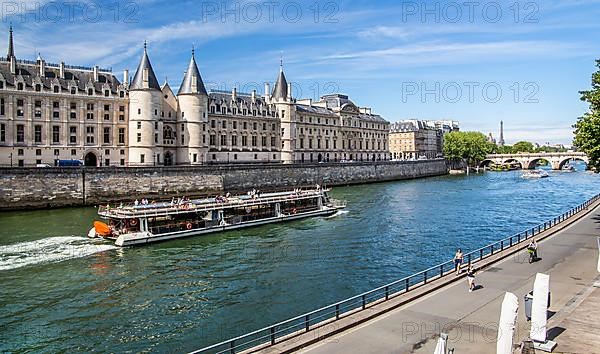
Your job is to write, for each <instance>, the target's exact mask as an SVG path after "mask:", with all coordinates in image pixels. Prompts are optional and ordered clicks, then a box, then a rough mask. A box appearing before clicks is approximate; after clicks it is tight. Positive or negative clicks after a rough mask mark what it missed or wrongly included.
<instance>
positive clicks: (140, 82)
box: [129, 42, 160, 91]
mask: <svg viewBox="0 0 600 354" xmlns="http://www.w3.org/2000/svg"><path fill="white" fill-rule="evenodd" d="M144 69H148V87H146V86H145V85H144ZM146 88H149V89H155V90H159V91H160V85H159V84H158V80H157V79H156V75H155V74H154V69H152V64H150V59H148V52H147V50H146V42H144V54H143V55H142V60H141V61H140V64H139V65H138V68H137V71H136V72H135V76H134V77H133V80H132V81H131V84H130V85H129V89H130V90H141V89H146Z"/></svg>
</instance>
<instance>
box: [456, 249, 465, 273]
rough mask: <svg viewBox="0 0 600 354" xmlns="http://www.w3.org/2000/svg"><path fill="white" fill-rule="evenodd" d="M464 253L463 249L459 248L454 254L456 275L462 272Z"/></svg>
mask: <svg viewBox="0 0 600 354" xmlns="http://www.w3.org/2000/svg"><path fill="white" fill-rule="evenodd" d="M463 258H464V256H463V253H462V250H461V249H460V248H459V249H457V250H456V253H455V254H454V271H455V272H456V275H459V274H460V267H461V265H462V262H463Z"/></svg>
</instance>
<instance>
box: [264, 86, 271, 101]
mask: <svg viewBox="0 0 600 354" xmlns="http://www.w3.org/2000/svg"><path fill="white" fill-rule="evenodd" d="M270 96H271V85H269V83H268V82H265V98H267V97H270Z"/></svg>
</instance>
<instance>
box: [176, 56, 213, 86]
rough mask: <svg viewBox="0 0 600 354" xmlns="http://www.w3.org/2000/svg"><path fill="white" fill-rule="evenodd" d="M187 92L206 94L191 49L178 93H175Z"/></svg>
mask: <svg viewBox="0 0 600 354" xmlns="http://www.w3.org/2000/svg"><path fill="white" fill-rule="evenodd" d="M189 94H200V95H208V94H207V92H206V88H205V87H204V82H202V77H201V76H200V70H198V65H196V59H195V58H194V50H193V49H192V58H191V59H190V65H188V68H187V70H186V72H185V75H184V76H183V81H182V82H181V86H180V87H179V93H177V95H189Z"/></svg>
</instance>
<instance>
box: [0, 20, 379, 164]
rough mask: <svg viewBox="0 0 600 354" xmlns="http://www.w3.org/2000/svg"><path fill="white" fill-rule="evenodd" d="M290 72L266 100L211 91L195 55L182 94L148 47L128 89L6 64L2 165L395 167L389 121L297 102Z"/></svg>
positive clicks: (102, 78)
mask: <svg viewBox="0 0 600 354" xmlns="http://www.w3.org/2000/svg"><path fill="white" fill-rule="evenodd" d="M291 87H292V86H291V84H289V83H288V81H287V79H286V77H285V74H284V71H283V66H281V67H280V71H279V75H278V77H277V81H276V83H275V84H274V87H273V89H272V90H271V85H270V84H268V83H266V84H265V92H264V93H263V94H262V95H260V94H258V93H257V92H256V91H253V92H251V93H243V92H237V90H236V89H235V88H234V89H233V90H232V91H227V92H225V91H219V90H211V91H207V89H206V87H205V86H204V83H203V80H202V77H201V75H200V71H199V70H198V65H197V64H196V60H195V57H194V51H193V50H192V55H191V58H190V62H189V65H188V68H187V70H186V72H185V74H184V77H183V80H182V83H181V86H180V87H179V90H178V91H177V93H175V92H174V91H173V90H172V89H171V87H170V86H169V84H168V83H167V82H165V83H164V84H162V85H160V84H159V82H158V80H157V78H156V74H155V72H154V69H153V68H152V65H151V63H150V59H149V56H148V51H147V48H146V44H145V43H144V48H143V53H142V57H141V60H140V63H139V65H138V68H137V70H136V72H135V75H133V78H132V79H130V76H129V72H128V70H125V71H124V73H123V81H122V82H120V81H119V79H118V78H117V77H116V76H115V75H114V74H113V73H112V71H111V70H109V69H102V68H99V67H98V66H95V67H82V66H72V65H66V64H65V63H64V62H61V63H60V64H51V63H47V62H46V61H45V60H44V59H43V58H42V57H41V56H38V58H37V60H35V61H31V60H22V59H17V57H16V55H15V51H14V44H13V30H12V27H11V28H10V31H9V40H8V51H7V56H6V58H0V165H2V166H15V167H16V166H38V165H51V166H52V165H55V164H56V163H57V162H58V161H64V160H67V161H68V160H81V161H83V162H84V163H85V165H87V166H170V165H201V164H210V163H252V162H263V163H264V162H274V163H302V162H322V161H324V162H336V161H344V160H353V161H379V160H388V159H389V158H390V154H389V151H388V133H389V122H387V121H386V120H385V119H383V118H382V117H381V116H379V115H376V114H373V113H372V112H371V109H370V108H361V107H359V106H357V105H355V104H354V103H353V102H352V101H351V100H350V99H349V98H348V96H346V95H342V94H331V95H326V96H323V97H321V99H320V100H319V101H318V102H313V100H311V99H294V98H293V97H292V94H291V93H292V92H291V91H292V90H291Z"/></svg>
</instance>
